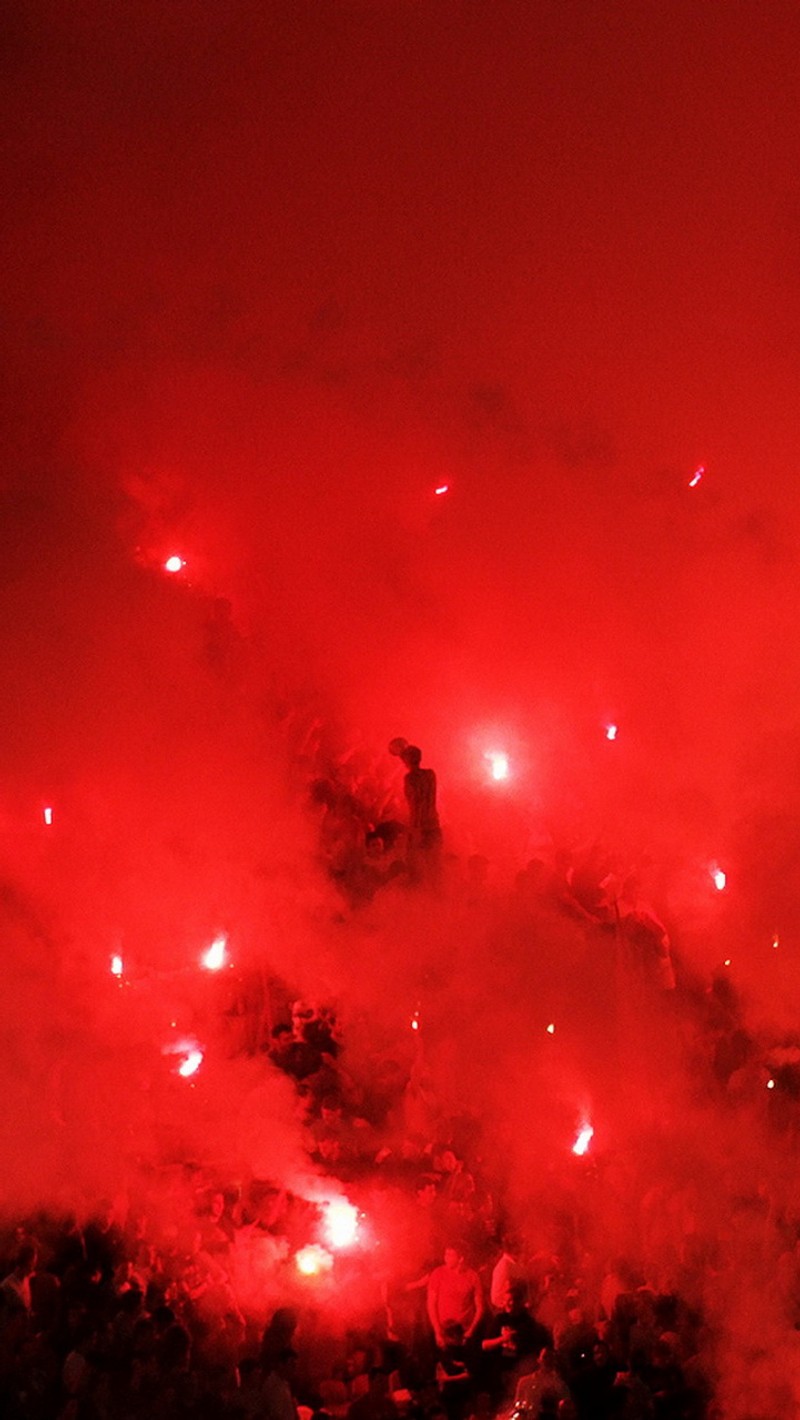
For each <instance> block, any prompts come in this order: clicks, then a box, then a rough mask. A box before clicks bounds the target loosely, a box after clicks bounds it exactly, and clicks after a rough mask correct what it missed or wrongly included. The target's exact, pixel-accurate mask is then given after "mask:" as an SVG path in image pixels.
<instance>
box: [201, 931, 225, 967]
mask: <svg viewBox="0 0 800 1420" xmlns="http://www.w3.org/2000/svg"><path fill="white" fill-rule="evenodd" d="M227 945H228V939H227V937H215V939H214V941H213V942H212V943H211V946H210V947H209V948H208V950H207V951H205V952H203V955H202V956H201V958H200V965H201V966H204V967H205V969H206V971H220V970H221V969H222V967H223V966H224V965H225V963H226V961H227V959H228V957H227V951H226V948H227Z"/></svg>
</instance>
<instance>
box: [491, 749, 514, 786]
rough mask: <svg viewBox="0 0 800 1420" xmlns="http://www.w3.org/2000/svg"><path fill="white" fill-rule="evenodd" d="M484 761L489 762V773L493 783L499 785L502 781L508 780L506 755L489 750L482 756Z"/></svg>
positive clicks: (508, 767) (508, 769) (508, 766)
mask: <svg viewBox="0 0 800 1420" xmlns="http://www.w3.org/2000/svg"><path fill="white" fill-rule="evenodd" d="M484 759H487V760H488V761H489V773H490V774H491V776H492V778H493V779H494V780H495V781H497V782H498V783H499V782H500V781H501V780H502V779H507V778H508V776H509V773H510V772H511V766H510V765H509V762H508V755H507V754H501V753H500V752H499V751H497V750H489V751H488V752H487V753H486V754H485V755H484Z"/></svg>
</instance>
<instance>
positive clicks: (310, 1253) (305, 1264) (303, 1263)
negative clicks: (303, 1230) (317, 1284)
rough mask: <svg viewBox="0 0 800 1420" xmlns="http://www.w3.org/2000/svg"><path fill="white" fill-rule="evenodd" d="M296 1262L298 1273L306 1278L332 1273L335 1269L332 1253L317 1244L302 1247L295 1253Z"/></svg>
mask: <svg viewBox="0 0 800 1420" xmlns="http://www.w3.org/2000/svg"><path fill="white" fill-rule="evenodd" d="M294 1260H295V1265H296V1267H297V1270H298V1272H301V1273H302V1275H303V1276H304V1277H318V1276H319V1274H320V1272H330V1270H331V1268H332V1267H333V1258H332V1257H331V1255H330V1253H329V1252H327V1251H326V1250H325V1248H324V1247H320V1246H319V1245H318V1244H317V1243H308V1245H307V1246H306V1247H301V1248H300V1249H299V1251H298V1252H296V1253H295V1255H294Z"/></svg>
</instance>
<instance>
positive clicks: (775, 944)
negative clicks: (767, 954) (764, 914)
mask: <svg viewBox="0 0 800 1420" xmlns="http://www.w3.org/2000/svg"><path fill="white" fill-rule="evenodd" d="M780 944H781V939H780V937H779V936H778V934H777V932H776V933H775V936H774V937H773V938H772V945H773V947H774V948H775V950H776V951H777V949H778V947H779V946H780Z"/></svg>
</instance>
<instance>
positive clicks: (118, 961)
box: [111, 953, 123, 976]
mask: <svg viewBox="0 0 800 1420" xmlns="http://www.w3.org/2000/svg"><path fill="white" fill-rule="evenodd" d="M122 971H123V967H122V957H121V956H118V955H117V953H115V954H114V956H113V957H112V958H111V975H112V976H121V975H122Z"/></svg>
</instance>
